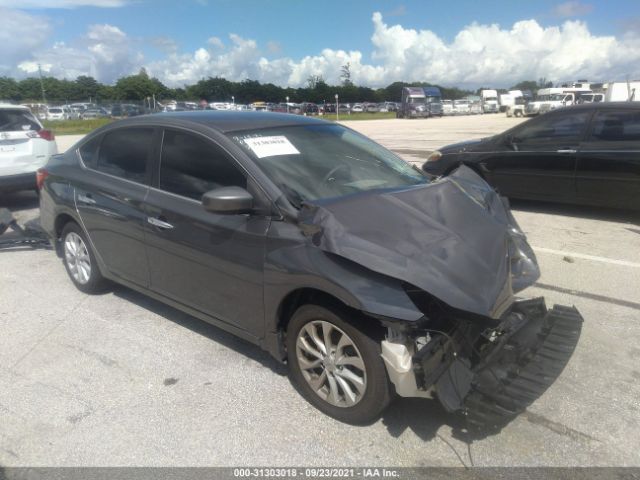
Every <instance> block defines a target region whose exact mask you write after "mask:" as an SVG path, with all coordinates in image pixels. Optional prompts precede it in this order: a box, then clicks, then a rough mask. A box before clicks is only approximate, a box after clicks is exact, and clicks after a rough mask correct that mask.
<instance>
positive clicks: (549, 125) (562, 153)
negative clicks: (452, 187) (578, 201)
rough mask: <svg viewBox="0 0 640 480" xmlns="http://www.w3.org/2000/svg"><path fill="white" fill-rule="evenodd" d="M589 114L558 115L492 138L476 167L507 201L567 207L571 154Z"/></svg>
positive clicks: (572, 176)
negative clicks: (562, 203) (554, 202)
mask: <svg viewBox="0 0 640 480" xmlns="http://www.w3.org/2000/svg"><path fill="white" fill-rule="evenodd" d="M590 115H591V112H589V111H586V110H582V111H571V110H561V111H557V112H553V113H549V114H546V115H543V116H540V117H537V118H535V119H533V120H530V121H528V122H526V123H524V124H523V125H522V126H520V127H519V128H516V129H514V130H511V131H510V132H508V133H507V134H505V135H501V136H499V137H497V139H496V141H495V142H494V145H493V151H491V152H488V153H487V154H486V155H485V157H484V158H482V159H481V160H480V161H479V166H480V169H481V171H482V172H483V174H484V175H485V176H486V178H487V180H488V181H489V183H491V184H492V185H493V186H494V187H495V188H496V189H498V191H499V192H500V193H501V194H502V195H505V196H507V197H513V198H527V199H534V200H535V199H540V200H558V201H570V200H571V199H573V198H574V197H575V169H576V161H577V152H578V149H579V145H580V142H581V140H582V138H583V136H584V132H585V130H586V126H587V123H588V120H589V117H590Z"/></svg>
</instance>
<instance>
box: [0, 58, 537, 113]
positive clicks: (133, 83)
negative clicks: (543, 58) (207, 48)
mask: <svg viewBox="0 0 640 480" xmlns="http://www.w3.org/2000/svg"><path fill="white" fill-rule="evenodd" d="M341 78H342V82H341V84H340V85H329V84H327V83H326V82H325V81H324V80H323V78H322V77H320V76H311V77H309V79H308V80H307V85H306V86H305V87H300V88H291V87H280V86H277V85H274V84H272V83H260V82H258V81H256V80H248V79H247V80H243V81H241V82H232V81H230V80H226V79H224V78H220V77H209V78H206V79H202V80H200V81H198V82H197V83H194V84H193V85H185V86H184V87H178V88H169V87H167V86H166V85H164V84H163V83H162V82H161V81H160V80H158V79H157V78H154V77H150V76H149V75H148V74H147V72H146V70H145V69H144V68H143V69H141V70H140V72H139V73H138V74H136V75H129V76H126V77H122V78H120V79H118V80H117V81H116V83H115V84H114V85H106V84H103V83H100V82H98V81H97V80H96V79H94V78H93V77H90V76H84V75H83V76H79V77H78V78H76V79H75V80H66V79H62V80H61V79H57V78H54V77H43V78H42V79H40V78H38V77H29V78H25V79H22V80H16V79H14V78H10V77H0V100H5V101H13V102H21V103H41V102H43V98H44V101H45V102H46V103H69V102H78V101H82V102H87V101H92V102H94V103H105V102H114V101H128V102H142V101H145V100H146V99H151V98H155V100H156V101H160V102H162V101H163V100H178V101H180V100H200V99H204V100H206V101H208V102H214V101H219V102H230V101H231V100H232V98H233V99H234V101H235V103H240V104H249V103H253V102H256V101H264V102H274V103H278V102H284V101H285V99H286V98H287V97H289V101H290V102H313V103H325V102H326V103H331V102H334V101H335V95H336V94H337V95H338V96H339V99H340V102H345V103H353V102H384V101H399V100H400V97H401V92H402V88H403V87H405V86H425V87H426V86H436V87H439V88H440V90H441V91H442V95H443V98H447V99H457V98H462V97H465V96H467V95H472V94H477V93H478V91H471V90H464V89H460V88H456V87H452V88H449V87H442V86H439V85H433V84H430V83H426V82H413V83H406V82H394V83H392V84H390V85H388V86H386V87H384V88H377V89H374V88H370V87H362V86H357V85H354V84H353V82H352V81H351V78H350V74H349V68H348V65H347V66H346V69H345V68H344V67H343V73H342V75H341ZM543 80H544V79H541V80H539V81H538V82H536V81H525V82H520V84H518V85H515V86H514V87H512V88H517V87H518V86H527V87H529V88H531V87H532V86H533V88H539V86H540V84H541V83H542V81H543Z"/></svg>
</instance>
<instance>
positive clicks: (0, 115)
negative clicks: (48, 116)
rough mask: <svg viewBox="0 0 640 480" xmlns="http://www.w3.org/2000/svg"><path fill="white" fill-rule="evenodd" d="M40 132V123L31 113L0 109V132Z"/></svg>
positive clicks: (20, 110)
mask: <svg viewBox="0 0 640 480" xmlns="http://www.w3.org/2000/svg"><path fill="white" fill-rule="evenodd" d="M29 130H36V131H37V130H40V123H38V121H37V120H36V119H35V117H34V116H33V115H32V114H31V112H29V111H27V110H22V109H15V110H13V109H4V108H3V109H0V132H25V131H29Z"/></svg>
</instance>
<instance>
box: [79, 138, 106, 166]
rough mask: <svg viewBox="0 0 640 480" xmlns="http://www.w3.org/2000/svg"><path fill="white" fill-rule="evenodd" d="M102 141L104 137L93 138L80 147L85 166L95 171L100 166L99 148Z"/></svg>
mask: <svg viewBox="0 0 640 480" xmlns="http://www.w3.org/2000/svg"><path fill="white" fill-rule="evenodd" d="M101 140H102V135H100V136H97V137H94V138H92V139H91V140H89V141H88V142H87V143H85V144H84V145H82V146H81V147H80V149H79V151H80V158H81V159H82V163H84V164H85V166H87V167H89V168H93V169H96V167H97V166H98V147H99V146H100V141H101Z"/></svg>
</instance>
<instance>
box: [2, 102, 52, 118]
mask: <svg viewBox="0 0 640 480" xmlns="http://www.w3.org/2000/svg"><path fill="white" fill-rule="evenodd" d="M0 103H2V102H0ZM22 106H23V107H27V108H28V109H29V110H30V111H31V113H32V114H33V116H34V117H36V118H37V119H38V120H46V119H47V111H48V110H49V106H48V105H47V104H45V103H25V104H23V105H22Z"/></svg>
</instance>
